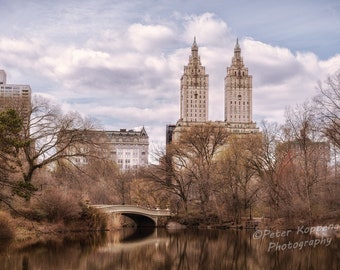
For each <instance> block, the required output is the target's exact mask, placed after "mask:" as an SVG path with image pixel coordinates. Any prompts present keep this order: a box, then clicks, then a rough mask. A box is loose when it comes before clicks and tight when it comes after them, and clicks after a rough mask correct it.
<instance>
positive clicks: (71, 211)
mask: <svg viewBox="0 0 340 270" xmlns="http://www.w3.org/2000/svg"><path fill="white" fill-rule="evenodd" d="M34 210H35V212H36V213H40V216H44V217H45V219H46V220H47V221H48V222H58V221H64V222H65V223H68V222H70V221H72V220H75V219H77V218H79V214H80V212H81V208H80V206H79V204H78V201H77V199H76V198H75V197H74V196H71V195H67V194H64V193H63V192H62V191H60V190H50V191H46V192H45V193H44V194H43V195H42V197H41V198H40V200H39V201H38V202H37V204H36V209H34Z"/></svg>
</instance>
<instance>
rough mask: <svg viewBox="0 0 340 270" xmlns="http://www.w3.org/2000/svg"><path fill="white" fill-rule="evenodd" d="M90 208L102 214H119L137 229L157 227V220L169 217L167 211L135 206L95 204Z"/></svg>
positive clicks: (169, 214) (168, 211)
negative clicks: (129, 220)
mask: <svg viewBox="0 0 340 270" xmlns="http://www.w3.org/2000/svg"><path fill="white" fill-rule="evenodd" d="M91 207H94V208H97V209H99V210H101V211H103V212H104V213H120V214H122V215H124V216H126V217H129V218H131V219H132V220H133V221H134V222H135V223H136V225H137V227H150V226H151V227H154V226H156V227H157V226H158V218H160V217H170V216H171V213H170V210H169V209H166V210H164V209H158V208H156V209H149V208H145V207H140V206H135V205H108V204H96V205H91Z"/></svg>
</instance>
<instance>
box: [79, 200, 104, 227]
mask: <svg viewBox="0 0 340 270" xmlns="http://www.w3.org/2000/svg"><path fill="white" fill-rule="evenodd" d="M80 219H81V221H82V224H84V225H85V226H86V227H87V229H88V230H96V231H99V230H100V231H103V230H106V228H107V220H106V219H107V216H106V215H105V214H103V213H101V212H99V210H98V209H95V208H92V207H88V206H87V205H83V207H82V213H81V217H80Z"/></svg>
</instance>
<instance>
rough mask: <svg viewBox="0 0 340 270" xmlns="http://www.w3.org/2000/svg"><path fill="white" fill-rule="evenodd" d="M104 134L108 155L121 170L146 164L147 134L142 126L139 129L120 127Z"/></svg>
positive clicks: (147, 154) (147, 152)
mask: <svg viewBox="0 0 340 270" xmlns="http://www.w3.org/2000/svg"><path fill="white" fill-rule="evenodd" d="M105 134H106V138H107V144H108V145H109V148H110V157H111V159H112V160H113V161H115V162H116V163H117V164H118V166H119V168H120V169H121V170H123V171H126V170H135V169H137V168H138V167H141V166H145V165H147V164H148V160H149V158H148V156H149V136H148V134H147V133H146V130H145V128H144V127H143V128H142V129H141V130H140V131H135V130H126V129H120V130H119V131H105Z"/></svg>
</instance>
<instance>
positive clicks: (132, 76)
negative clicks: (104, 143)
mask: <svg viewBox="0 0 340 270" xmlns="http://www.w3.org/2000/svg"><path fill="white" fill-rule="evenodd" d="M241 2H242V3H241ZM157 3H158V4H157V5H156V4H154V1H129V2H126V1H112V3H111V1H104V0H101V1H83V2H82V5H79V4H78V3H77V1H72V0H71V1H63V0H61V1H53V3H52V2H51V3H46V1H39V0H35V1H29V2H27V1H26V2H25V1H21V0H14V1H6V0H3V1H1V4H2V10H3V16H2V18H3V20H2V21H1V22H0V25H1V29H2V35H1V36H0V63H1V66H0V69H3V70H5V71H6V73H7V81H8V82H9V83H15V84H28V85H30V86H31V89H32V92H33V94H41V95H44V96H46V97H49V98H51V99H53V100H55V102H57V103H59V104H61V106H62V108H63V109H65V110H76V111H78V112H80V113H81V114H83V115H87V116H92V117H95V118H96V119H98V120H99V121H100V122H101V123H102V124H103V125H104V127H105V129H106V130H119V129H121V128H126V129H132V128H136V127H142V126H145V128H146V130H147V133H148V134H149V137H150V144H165V126H166V124H169V123H174V122H176V121H177V120H178V118H179V117H180V102H179V101H180V98H179V96H180V79H181V75H182V74H183V68H184V66H185V65H187V61H188V55H189V54H190V48H191V45H192V41H193V38H194V36H196V38H197V44H198V47H199V51H200V57H201V62H202V65H203V66H205V67H206V72H207V74H209V120H212V121H215V120H223V119H224V116H223V114H224V111H223V108H224V101H223V99H224V98H223V96H224V81H223V80H224V77H225V75H226V68H227V67H228V66H230V63H231V59H232V55H233V48H234V45H235V41H236V38H239V43H240V47H241V49H242V55H243V59H244V62H245V65H246V66H247V67H248V68H249V72H250V74H251V75H252V76H253V118H254V121H256V122H257V123H258V124H259V122H260V121H261V120H262V119H267V120H270V121H277V122H280V121H282V120H283V117H284V110H285V107H286V106H294V105H295V104H297V103H301V102H304V101H305V100H306V99H307V98H311V97H313V96H314V95H315V94H316V93H317V92H316V87H317V83H318V81H324V80H325V78H326V77H327V76H328V75H331V74H332V73H334V72H336V71H337V70H338V69H339V66H340V51H339V48H338V44H339V43H340V40H339V39H340V33H339V31H340V30H339V29H338V25H339V22H340V9H339V4H338V3H337V2H336V1H324V2H323V3H319V2H317V1H299V2H298V3H295V2H294V4H293V2H292V1H286V2H285V3H275V4H273V3H272V2H271V1H261V2H260V3H257V5H255V3H248V2H245V1H238V4H237V3H235V2H234V1H212V3H210V2H209V3H206V2H204V1H184V2H183V1H171V3H168V2H167V1H159V2H157ZM150 150H151V149H150Z"/></svg>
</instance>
